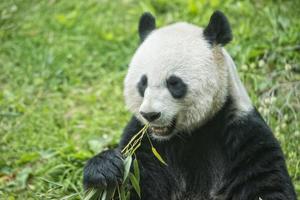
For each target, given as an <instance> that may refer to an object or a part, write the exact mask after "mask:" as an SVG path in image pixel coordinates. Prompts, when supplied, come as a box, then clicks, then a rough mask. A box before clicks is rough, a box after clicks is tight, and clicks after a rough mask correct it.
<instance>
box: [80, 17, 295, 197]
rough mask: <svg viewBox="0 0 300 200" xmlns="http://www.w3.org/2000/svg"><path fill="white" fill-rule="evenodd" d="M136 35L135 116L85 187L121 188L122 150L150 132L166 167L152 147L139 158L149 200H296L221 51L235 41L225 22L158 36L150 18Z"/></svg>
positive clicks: (131, 91)
mask: <svg viewBox="0 0 300 200" xmlns="http://www.w3.org/2000/svg"><path fill="white" fill-rule="evenodd" d="M138 30H139V37H140V40H141V44H140V46H139V47H138V49H137V50H136V52H135V54H134V55H133V57H132V60H131V62H130V65H129V69H128V73H127V76H126V78H125V81H124V96H125V102H126V105H127V107H128V108H129V110H130V111H131V112H132V113H133V117H132V118H131V120H130V121H129V122H128V124H127V126H126V127H125V129H124V132H123V135H122V138H121V141H120V143H119V145H118V147H117V148H115V149H110V150H107V151H104V152H102V153H100V154H98V155H96V156H94V157H93V158H91V159H90V160H89V161H88V162H87V164H86V166H85V168H84V177H83V182H84V187H85V188H86V189H89V188H103V187H110V186H114V185H115V184H118V183H120V182H121V180H122V176H123V158H122V156H121V153H120V151H121V149H122V148H123V147H124V146H125V145H126V144H127V143H128V141H129V140H130V138H131V137H132V136H133V135H134V134H136V133H137V132H138V131H139V130H140V129H141V128H142V127H143V126H144V124H146V123H149V125H150V126H149V128H148V130H147V131H148V133H149V135H150V138H151V141H152V143H153V145H154V146H155V147H156V149H157V150H158V152H159V153H160V155H161V156H162V157H163V159H164V160H165V161H166V163H167V166H166V165H164V164H162V163H161V162H159V161H158V160H157V159H156V158H155V157H154V155H153V154H152V152H151V148H150V146H149V142H147V139H144V140H143V141H142V145H141V147H140V148H139V149H138V150H137V151H136V158H137V160H138V162H139V167H140V173H141V180H140V186H141V199H142V200H150V199H151V200H248V199H249V200H254V199H255V200H258V199H262V200H271V199H272V200H275V199H278V200H279V199H282V200H295V199H296V194H295V190H294V188H293V185H292V182H291V179H290V177H289V174H288V172H287V168H286V164H285V159H284V156H283V153H282V150H281V148H280V145H279V143H278V141H277V140H276V139H275V138H274V136H273V134H272V132H271V130H270V128H269V127H268V125H267V124H266V123H265V121H264V120H263V118H262V117H261V115H260V114H259V113H258V111H257V110H256V109H255V107H254V106H253V105H252V103H251V100H250V98H249V96H248V94H247V92H246V90H245V88H244V86H243V84H242V82H241V80H240V78H239V76H238V73H237V70H236V67H235V64H234V62H233V60H232V58H231V57H230V55H229V54H228V52H227V51H226V50H225V49H224V48H223V46H224V45H226V44H227V43H229V42H230V41H231V39H232V33H231V28H230V25H229V22H228V20H227V18H226V17H225V16H224V14H223V13H222V12H220V11H215V12H214V13H213V14H212V16H211V18H210V21H209V22H208V25H207V26H206V27H205V28H200V27H198V26H195V25H192V24H189V23H185V22H180V23H175V24H171V25H168V26H165V27H162V28H158V29H156V25H155V18H154V17H153V16H152V15H151V14H150V13H144V14H143V15H142V16H141V18H140V21H139V26H138ZM131 199H139V198H138V196H137V195H136V194H133V195H132V196H131Z"/></svg>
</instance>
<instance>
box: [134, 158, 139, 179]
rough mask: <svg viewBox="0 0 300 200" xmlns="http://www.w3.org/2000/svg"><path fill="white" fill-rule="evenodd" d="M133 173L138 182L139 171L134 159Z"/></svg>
mask: <svg viewBox="0 0 300 200" xmlns="http://www.w3.org/2000/svg"><path fill="white" fill-rule="evenodd" d="M133 172H134V176H135V178H136V179H137V181H138V182H140V169H139V163H138V161H137V159H136V158H135V159H134V161H133Z"/></svg>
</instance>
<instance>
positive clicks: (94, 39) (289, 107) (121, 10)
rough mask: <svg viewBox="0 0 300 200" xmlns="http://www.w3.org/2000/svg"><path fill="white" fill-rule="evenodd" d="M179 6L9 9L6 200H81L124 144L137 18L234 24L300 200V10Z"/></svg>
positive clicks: (0, 100) (3, 96)
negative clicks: (96, 159) (106, 154)
mask: <svg viewBox="0 0 300 200" xmlns="http://www.w3.org/2000/svg"><path fill="white" fill-rule="evenodd" d="M170 2H171V1H168V0H158V1H154V0H147V1H143V2H141V1H133V0H126V1H125V0H124V1H117V0H111V1H109V0H85V1H80V0H76V1H75V0H74V1H68V0H64V1H58V0H43V1H40V0H27V1H26V0H23V1H21V0H2V1H1V2H0V198H2V199H60V198H64V199H80V198H81V197H82V187H81V181H82V177H81V174H82V168H83V165H84V163H85V162H86V160H87V159H88V158H90V157H91V156H92V155H94V154H95V153H96V152H99V151H100V150H102V149H103V148H107V147H109V146H111V145H114V144H116V143H117V141H118V138H119V136H120V134H121V132H122V128H123V127H124V125H125V124H126V121H128V119H129V117H130V114H129V113H128V111H126V109H125V105H124V102H123V97H122V82H123V78H124V76H125V74H126V70H127V67H126V66H127V65H128V63H129V60H130V57H131V56H132V54H133V52H134V50H135V49H136V47H137V46H138V36H137V31H136V29H137V22H138V17H139V16H140V15H141V13H142V12H144V11H151V12H152V13H153V14H155V15H156V17H157V21H158V25H159V26H163V25H166V24H169V23H172V22H176V21H180V20H182V21H189V22H191V23H195V24H198V25H201V26H204V25H205V24H207V22H208V19H209V17H210V15H211V13H212V12H213V11H214V10H215V9H220V10H222V11H224V12H225V13H226V15H227V16H228V18H229V20H230V22H231V24H232V28H233V33H234V41H233V42H232V43H231V44H229V45H228V46H227V49H228V50H229V52H230V53H231V55H232V56H233V58H234V60H235V61H236V63H237V66H238V69H239V72H240V75H241V78H242V79H243V81H244V83H245V85H246V87H247V89H248V91H249V93H250V96H251V98H252V100H253V102H254V103H255V105H256V106H257V107H258V108H259V110H260V111H261V112H262V114H263V116H264V118H265V119H266V120H267V122H268V124H269V125H270V126H271V128H272V129H273V131H274V133H275V135H276V137H277V138H278V139H279V141H280V143H281V145H282V147H283V151H284V153H285V155H286V158H287V163H288V169H289V172H290V175H291V177H292V179H293V182H294V184H295V187H296V189H297V193H298V195H300V132H299V131H300V125H299V124H300V123H299V121H300V115H299V113H300V102H299V101H300V92H299V91H300V64H299V63H300V62H299V61H300V54H299V49H300V43H299V41H300V35H299V31H300V20H299V18H300V15H299V10H298V8H299V7H300V1H297V0H294V1H283V0H282V1H269V0H267V1H241V2H236V1H232V0H227V1H221V0H213V1H203V0H201V1H196V0H189V1H180V0H175V1H172V3H170ZM221 2H222V3H221ZM262 2H264V3H262Z"/></svg>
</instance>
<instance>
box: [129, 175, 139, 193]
mask: <svg viewBox="0 0 300 200" xmlns="http://www.w3.org/2000/svg"><path fill="white" fill-rule="evenodd" d="M129 178H130V182H131V184H132V186H133V188H134V190H135V191H136V193H137V194H138V195H139V197H140V198H141V188H140V184H139V182H138V180H137V179H136V178H135V176H134V175H133V174H132V173H130V174H129Z"/></svg>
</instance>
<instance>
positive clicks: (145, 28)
mask: <svg viewBox="0 0 300 200" xmlns="http://www.w3.org/2000/svg"><path fill="white" fill-rule="evenodd" d="M155 26H156V25H155V18H154V17H153V16H152V15H151V13H148V12H145V13H144V14H143V15H142V16H141V18H140V22H139V35H140V39H141V41H144V39H145V38H146V37H147V35H149V33H151V31H153V30H154V29H155Z"/></svg>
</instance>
